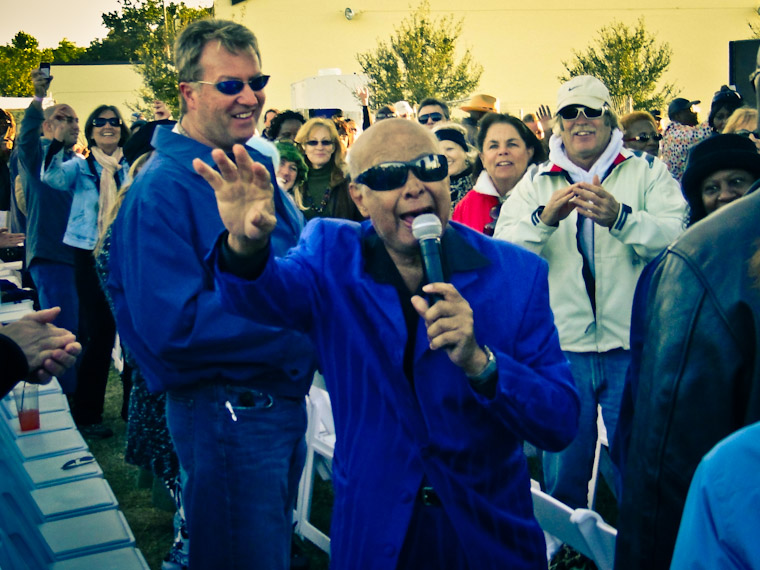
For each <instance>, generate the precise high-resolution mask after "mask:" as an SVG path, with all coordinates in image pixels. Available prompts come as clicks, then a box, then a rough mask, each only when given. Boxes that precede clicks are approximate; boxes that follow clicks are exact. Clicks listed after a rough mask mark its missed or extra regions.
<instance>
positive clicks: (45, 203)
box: [16, 69, 79, 394]
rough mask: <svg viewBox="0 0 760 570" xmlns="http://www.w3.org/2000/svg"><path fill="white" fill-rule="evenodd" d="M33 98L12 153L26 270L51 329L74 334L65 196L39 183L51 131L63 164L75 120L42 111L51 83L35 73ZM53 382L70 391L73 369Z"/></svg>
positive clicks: (63, 111)
mask: <svg viewBox="0 0 760 570" xmlns="http://www.w3.org/2000/svg"><path fill="white" fill-rule="evenodd" d="M31 79H32V86H33V88H34V100H33V101H32V103H31V104H30V105H29V108H28V109H27V110H26V112H25V113H24V118H23V119H22V121H21V128H20V129H19V133H18V136H17V137H16V153H17V157H18V167H19V174H20V176H21V180H22V184H23V189H24V197H25V198H26V242H25V246H26V266H27V268H28V270H29V274H30V275H31V277H32V280H33V281H34V286H35V288H36V289H37V296H38V299H39V304H40V308H42V309H52V308H53V307H61V312H60V314H59V315H58V316H57V317H56V319H55V324H56V326H59V327H61V328H64V329H67V330H70V331H71V332H72V333H73V334H75V335H76V334H77V331H78V325H79V298H78V297H77V291H76V283H75V278H74V249H73V248H72V247H71V246H68V245H66V244H65V243H63V234H64V233H65V232H66V226H67V224H68V221H69V210H71V199H72V194H71V192H68V191H65V192H62V191H60V190H56V189H55V188H52V187H51V186H48V185H47V184H45V183H44V182H43V181H42V180H41V178H40V177H41V171H42V163H43V161H44V160H45V156H46V154H47V151H48V148H49V147H50V144H51V142H52V141H53V138H55V137H54V133H55V131H56V129H58V131H59V132H60V133H61V134H62V137H63V146H64V149H65V150H64V155H63V157H64V160H69V159H71V158H72V157H73V156H74V153H73V151H72V148H73V146H74V144H75V143H76V142H77V137H78V136H79V118H78V117H77V114H76V112H75V111H74V109H72V108H71V107H70V106H69V105H66V104H65V103H59V104H57V105H52V106H50V107H48V108H46V109H45V110H44V111H43V109H42V101H43V100H44V98H45V97H46V96H47V92H48V89H49V88H50V82H51V81H52V80H53V78H52V77H50V76H49V74H47V73H46V72H43V70H41V69H35V70H33V71H32V74H31ZM58 381H59V382H60V384H61V388H62V389H63V391H64V393H66V394H72V393H73V392H74V390H75V389H76V384H77V377H76V370H75V369H74V368H70V369H69V370H68V371H67V372H66V373H65V374H62V375H61V376H60V377H59V378H58Z"/></svg>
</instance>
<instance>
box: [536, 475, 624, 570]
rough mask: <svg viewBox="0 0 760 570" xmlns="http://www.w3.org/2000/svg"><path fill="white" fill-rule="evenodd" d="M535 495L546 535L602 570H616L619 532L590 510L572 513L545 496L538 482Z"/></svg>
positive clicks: (562, 504) (574, 510)
mask: <svg viewBox="0 0 760 570" xmlns="http://www.w3.org/2000/svg"><path fill="white" fill-rule="evenodd" d="M531 492H532V494H533V514H534V515H535V517H536V520H537V521H538V524H540V525H541V528H542V529H543V530H544V531H545V532H547V533H549V534H551V535H552V536H554V537H557V538H558V539H559V540H561V541H562V542H564V543H566V544H569V545H570V546H572V547H573V548H574V549H575V550H577V551H578V552H580V553H581V554H583V555H584V556H587V557H589V558H590V559H591V560H593V561H594V563H595V564H596V566H597V568H598V569H599V570H612V568H613V567H614V565H615V540H616V538H617V530H615V529H614V528H613V527H611V526H610V525H608V524H607V523H606V522H604V520H602V517H601V516H599V514H598V513H596V512H594V511H591V510H589V509H571V508H570V507H568V506H567V505H565V504H564V503H562V502H560V501H558V500H557V499H555V498H554V497H552V496H551V495H548V494H546V493H544V492H543V491H541V488H540V485H539V484H538V482H537V481H531Z"/></svg>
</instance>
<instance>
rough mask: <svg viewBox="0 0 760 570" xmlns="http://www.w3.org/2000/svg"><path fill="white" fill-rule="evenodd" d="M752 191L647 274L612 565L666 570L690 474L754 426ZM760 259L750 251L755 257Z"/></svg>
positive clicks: (757, 366) (758, 230) (758, 313)
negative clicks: (640, 350)
mask: <svg viewBox="0 0 760 570" xmlns="http://www.w3.org/2000/svg"><path fill="white" fill-rule="evenodd" d="M759 222H760V191H758V192H754V193H752V194H749V195H747V196H745V197H744V198H742V199H740V200H737V201H736V202H734V203H733V204H731V205H729V206H725V207H724V208H722V209H720V210H719V211H717V212H715V213H714V214H712V215H710V216H709V217H708V218H706V219H705V220H703V221H701V222H699V223H697V224H695V225H694V226H693V227H692V228H690V229H689V230H687V231H686V232H685V233H684V234H683V235H682V236H681V238H680V239H678V240H677V241H676V242H675V243H674V244H673V245H671V246H670V247H669V248H668V251H667V253H666V254H665V255H664V257H663V259H662V260H661V262H660V264H659V266H658V267H657V268H656V269H655V271H654V275H653V279H652V286H651V289H650V293H649V299H648V304H647V305H648V310H647V317H646V331H647V334H646V335H645V339H646V340H645V343H644V348H643V356H642V361H641V373H640V379H639V388H638V391H637V397H636V405H635V409H634V416H633V433H632V437H631V445H630V448H629V452H628V464H627V468H626V472H625V476H624V490H623V499H622V506H621V510H620V516H619V520H618V523H619V528H618V540H617V553H616V565H615V567H616V568H618V569H628V568H631V569H634V568H635V569H637V570H638V569H641V568H646V569H647V570H656V569H660V568H661V569H667V568H669V565H670V559H671V556H672V553H673V547H674V545H675V539H676V536H677V533H678V526H679V524H680V520H681V513H682V511H683V506H684V503H685V500H686V494H687V491H688V489H689V484H690V482H691V479H692V476H693V474H694V471H695V469H696V467H697V464H698V463H699V461H700V460H701V459H702V456H703V455H704V454H705V453H707V452H708V451H709V450H710V449H711V448H712V447H713V446H714V445H715V444H716V443H718V442H719V441H720V440H721V439H723V438H724V437H726V436H727V435H729V434H731V433H732V432H734V431H736V430H738V429H739V428H741V427H743V426H746V425H749V424H751V423H754V422H757V421H760V359H758V358H757V356H758V355H760V275H758V273H760V271H757V270H753V269H750V265H749V260H750V259H751V258H752V256H753V255H755V254H758V252H760V239H759V238H760V223H759ZM758 256H759V257H760V254H758Z"/></svg>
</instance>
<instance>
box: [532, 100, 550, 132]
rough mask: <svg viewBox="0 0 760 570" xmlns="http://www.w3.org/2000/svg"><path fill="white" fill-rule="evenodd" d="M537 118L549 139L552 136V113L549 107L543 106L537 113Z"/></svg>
mask: <svg viewBox="0 0 760 570" xmlns="http://www.w3.org/2000/svg"><path fill="white" fill-rule="evenodd" d="M536 117H538V120H539V122H540V123H541V128H542V129H544V136H545V137H549V136H550V135H551V134H552V112H551V110H549V106H548V105H541V106H540V107H539V108H538V111H536Z"/></svg>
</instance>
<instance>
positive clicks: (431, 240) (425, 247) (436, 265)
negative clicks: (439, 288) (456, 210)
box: [412, 214, 443, 305]
mask: <svg viewBox="0 0 760 570" xmlns="http://www.w3.org/2000/svg"><path fill="white" fill-rule="evenodd" d="M442 231H443V226H442V225H441V220H439V219H438V216H436V215H435V214H422V215H419V216H417V217H416V218H414V221H413V222H412V235H413V236H414V239H416V240H417V241H418V242H420V253H421V254H422V266H423V268H424V269H425V279H426V281H427V283H439V282H442V281H443V265H442V263H441V233H442ZM441 299H443V297H442V296H441V295H438V294H433V295H428V302H429V303H430V304H431V305H432V304H434V303H435V302H436V301H440V300H441Z"/></svg>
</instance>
